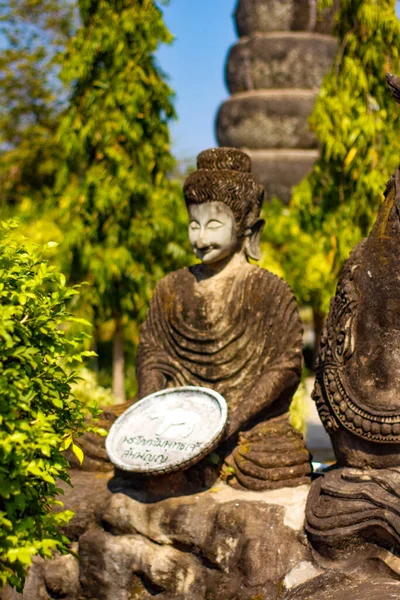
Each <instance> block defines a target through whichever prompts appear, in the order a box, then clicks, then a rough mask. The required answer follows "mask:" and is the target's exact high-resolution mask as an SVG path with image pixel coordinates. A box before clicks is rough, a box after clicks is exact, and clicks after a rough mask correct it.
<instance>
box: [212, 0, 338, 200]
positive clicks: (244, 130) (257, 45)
mask: <svg viewBox="0 0 400 600" xmlns="http://www.w3.org/2000/svg"><path fill="white" fill-rule="evenodd" d="M334 11H335V7H334V8H333V9H332V10H331V11H330V12H329V13H326V14H325V16H324V18H323V19H322V20H319V21H318V20H317V11H316V2H315V1H314V0H284V1H283V0H279V1H277V0H239V2H238V4H237V8H236V12H235V20H236V25H237V30H238V34H239V36H240V39H239V42H238V43H237V44H235V45H234V46H233V47H232V48H231V50H230V52H229V55H228V59H227V64H226V83H227V87H228V89H229V91H230V92H231V94H232V96H231V98H230V99H229V100H227V101H226V102H224V104H222V106H221V107H220V109H219V112H218V115H217V121H216V132H217V139H218V143H219V144H220V145H221V146H231V147H235V148H242V149H245V151H246V152H247V153H248V154H249V155H250V156H251V158H252V161H253V173H254V175H255V177H256V179H257V180H258V181H259V182H260V183H262V184H263V185H264V187H265V190H266V198H267V199H270V198H272V197H273V196H278V197H279V198H280V199H281V200H283V201H284V202H288V201H289V199H290V194H291V189H292V187H293V185H295V184H297V183H299V181H300V180H301V179H302V178H303V177H304V176H305V175H306V174H307V172H308V171H309V170H310V168H311V166H312V164H313V163H314V161H315V160H316V158H317V157H318V150H317V142H316V139H315V138H314V136H313V134H312V132H311V131H310V130H309V127H308V117H309V116H310V114H311V112H312V109H313V107H314V103H315V98H316V95H317V93H318V89H319V87H320V85H321V82H322V78H323V76H324V75H325V73H326V72H327V71H328V70H329V68H330V66H331V65H332V63H333V60H334V57H335V54H336V49H337V42H336V40H335V38H333V37H332V36H331V35H329V32H330V31H331V29H332V24H333V15H334Z"/></svg>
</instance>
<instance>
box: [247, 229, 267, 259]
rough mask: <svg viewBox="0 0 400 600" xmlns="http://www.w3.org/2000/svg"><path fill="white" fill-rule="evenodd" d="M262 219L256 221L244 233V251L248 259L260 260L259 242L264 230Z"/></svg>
mask: <svg viewBox="0 0 400 600" xmlns="http://www.w3.org/2000/svg"><path fill="white" fill-rule="evenodd" d="M264 225H265V221H264V219H258V220H257V221H256V222H255V223H254V225H253V226H252V227H251V228H249V229H248V230H247V231H246V233H245V241H244V251H245V253H246V255H247V256H248V257H249V258H252V259H253V260H260V257H261V251H260V241H261V234H262V231H263V229H264Z"/></svg>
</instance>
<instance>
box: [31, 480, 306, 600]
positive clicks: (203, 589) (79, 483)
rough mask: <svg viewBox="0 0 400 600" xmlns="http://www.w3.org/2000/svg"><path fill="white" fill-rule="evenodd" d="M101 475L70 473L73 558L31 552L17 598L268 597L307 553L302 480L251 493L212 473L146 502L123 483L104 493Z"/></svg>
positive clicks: (216, 599)
mask: <svg viewBox="0 0 400 600" xmlns="http://www.w3.org/2000/svg"><path fill="white" fill-rule="evenodd" d="M82 475H84V476H85V477H84V478H82ZM107 479H108V477H107V476H105V475H104V474H101V476H100V477H98V475H96V473H82V472H81V473H76V474H75V473H74V474H73V475H72V481H73V483H74V484H75V487H74V488H73V490H70V491H69V492H68V491H67V493H66V496H65V504H66V506H67V507H71V508H72V507H74V506H75V508H76V507H77V505H79V496H80V497H81V501H82V511H80V510H79V508H78V510H77V514H76V516H75V518H74V519H73V520H72V522H71V524H70V525H69V530H68V534H69V535H70V537H71V538H73V539H75V541H74V544H75V545H74V550H75V551H76V553H77V555H78V556H79V560H78V559H77V558H75V557H73V556H65V557H58V558H55V559H54V560H53V561H46V562H45V561H42V560H37V561H36V562H35V564H34V567H33V568H32V570H31V573H30V576H29V579H28V581H27V585H26V588H25V591H24V595H23V600H33V599H35V600H52V599H54V598H64V599H65V600H81V599H90V600H139V599H140V600H147V599H150V598H153V597H154V596H157V598H160V600H161V599H162V600H168V599H182V600H183V599H184V600H192V599H193V600H202V599H207V600H211V599H212V600H229V599H232V600H233V599H238V600H239V599H240V600H246V599H248V600H251V599H254V598H257V599H259V600H262V599H265V600H267V599H268V600H275V599H277V598H278V597H279V593H280V590H282V586H283V582H284V578H285V576H286V574H287V573H288V572H289V571H291V570H292V569H296V567H297V566H298V565H299V564H308V563H309V562H310V560H311V559H310V556H311V555H310V550H309V548H308V544H307V540H306V537H305V535H304V533H303V520H304V509H305V503H306V498H307V494H308V489H309V486H307V485H303V486H299V487H297V488H283V489H280V490H272V491H267V492H266V491H264V492H250V491H241V490H235V489H232V488H231V487H229V486H227V485H226V484H224V483H222V482H219V481H218V482H217V484H216V485H215V486H214V487H212V488H210V489H208V490H206V491H202V492H200V493H198V494H191V495H187V496H179V497H170V498H164V499H161V500H158V501H149V500H151V499H150V498H146V495H145V494H144V493H143V492H140V491H137V490H132V489H129V488H128V487H124V488H123V489H122V488H121V489H120V490H119V491H118V492H117V493H111V492H110V491H109V490H108V488H107ZM84 480H85V482H84ZM120 481H121V482H122V480H120ZM99 482H101V483H99ZM123 485H124V486H125V485H126V482H124V483H123ZM99 486H100V487H101V486H102V487H103V489H102V491H100V489H99ZM114 487H115V483H114ZM91 489H92V490H94V493H92V494H91V492H90V490H91ZM83 523H85V527H86V531H85V532H84V533H82V528H83Z"/></svg>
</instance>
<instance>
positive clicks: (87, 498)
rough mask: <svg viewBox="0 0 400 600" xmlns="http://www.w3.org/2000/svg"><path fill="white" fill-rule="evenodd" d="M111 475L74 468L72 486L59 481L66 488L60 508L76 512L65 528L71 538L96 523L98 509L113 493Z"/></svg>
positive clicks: (74, 537) (59, 484)
mask: <svg viewBox="0 0 400 600" xmlns="http://www.w3.org/2000/svg"><path fill="white" fill-rule="evenodd" d="M103 439H104V438H103ZM111 476H112V473H103V472H101V471H100V472H97V473H96V472H87V471H82V470H79V469H72V470H71V472H70V477H71V486H69V485H67V484H66V483H64V482H63V481H59V482H58V483H57V485H58V487H59V488H61V489H62V490H64V494H63V495H62V496H61V500H62V502H63V504H64V507H62V508H60V510H72V511H73V512H74V513H75V516H74V517H73V518H72V519H71V521H70V522H69V523H68V524H67V525H65V526H64V528H63V532H64V533H65V534H66V535H67V536H68V538H69V539H70V540H72V541H76V540H78V539H79V536H80V535H82V533H84V532H85V531H87V530H88V529H90V528H91V527H93V526H94V525H95V523H96V514H97V511H98V510H99V509H101V508H102V506H103V505H104V503H105V502H106V501H107V500H108V498H109V497H110V495H111V492H109V491H108V487H107V484H108V482H109V480H110V478H111Z"/></svg>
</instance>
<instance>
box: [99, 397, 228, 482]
mask: <svg viewBox="0 0 400 600" xmlns="http://www.w3.org/2000/svg"><path fill="white" fill-rule="evenodd" d="M226 420H227V406H226V402H225V400H224V398H223V397H222V396H221V395H220V394H218V393H217V392H214V391H213V390H211V389H208V388H201V387H194V386H193V387H191V386H186V387H179V388H171V389H167V390H163V391H161V392H156V393H155V394H151V395H149V396H147V397H146V398H143V400H140V401H139V402H137V403H136V404H134V405H133V406H131V407H130V408H129V409H128V410H127V411H125V412H124V413H123V414H122V415H121V416H120V417H119V418H118V419H117V420H116V421H115V423H114V425H113V426H112V428H111V430H110V433H109V435H108V437H107V440H106V449H107V452H108V455H109V457H110V459H111V461H112V462H113V463H114V465H115V466H116V467H118V468H119V469H122V470H124V471H132V472H135V473H144V474H153V475H156V474H157V473H159V474H162V473H168V472H171V471H177V470H180V469H185V468H187V467H189V466H190V465H192V464H194V463H196V462H198V461H199V460H201V458H203V457H204V456H205V455H206V454H208V453H209V452H211V451H212V450H213V448H215V446H216V445H217V444H218V442H219V441H220V439H221V436H222V434H223V431H224V428H225V424H226Z"/></svg>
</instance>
